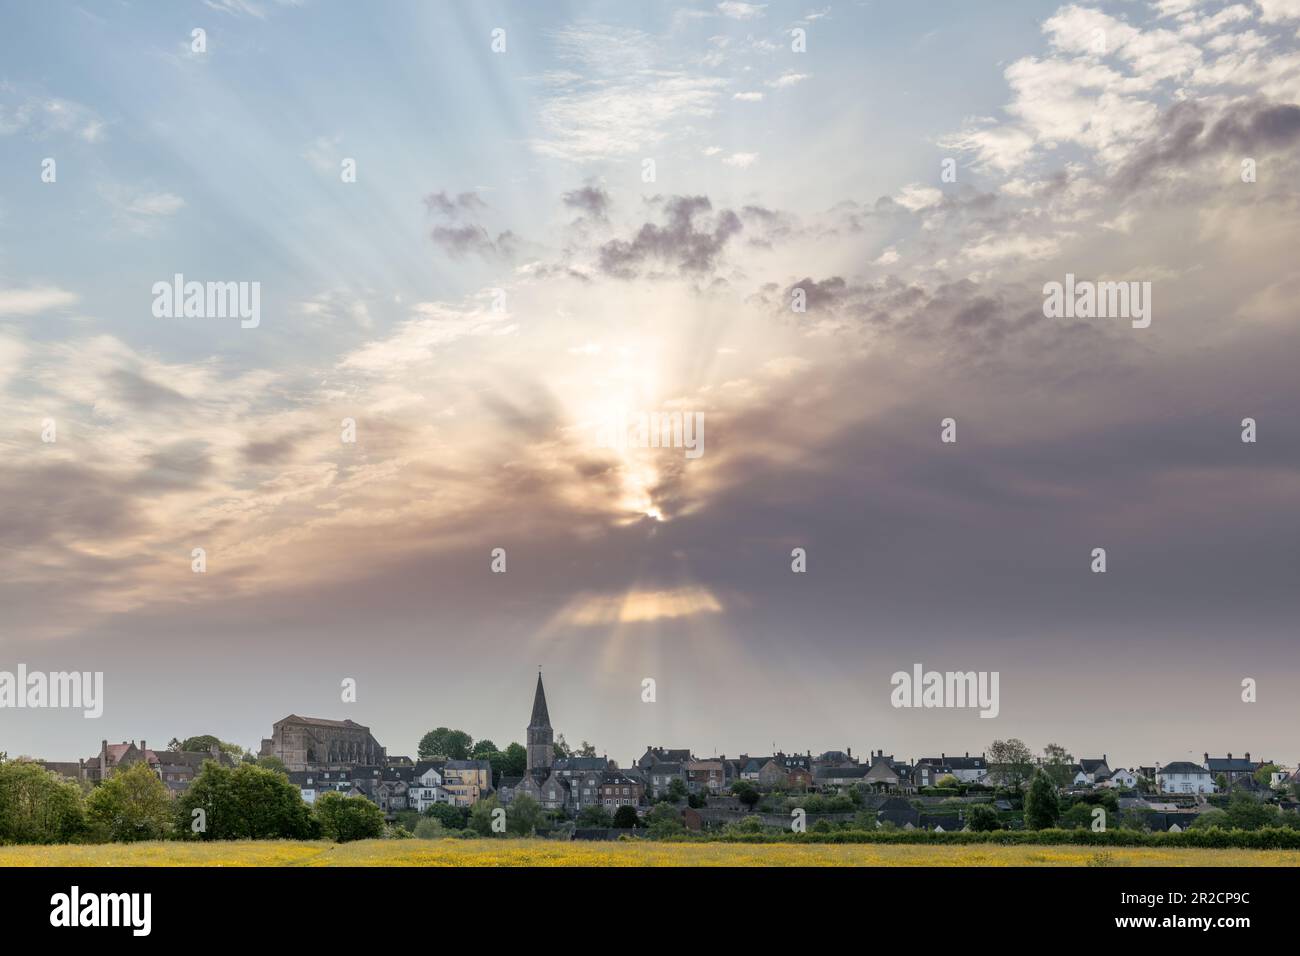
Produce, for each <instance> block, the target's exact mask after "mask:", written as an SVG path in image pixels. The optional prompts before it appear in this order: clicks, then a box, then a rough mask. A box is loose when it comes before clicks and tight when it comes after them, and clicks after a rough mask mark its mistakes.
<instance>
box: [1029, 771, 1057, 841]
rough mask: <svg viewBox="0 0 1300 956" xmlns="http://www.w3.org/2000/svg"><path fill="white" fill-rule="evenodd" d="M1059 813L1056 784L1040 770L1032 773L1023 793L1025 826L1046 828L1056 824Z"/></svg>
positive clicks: (1034, 828)
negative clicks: (1026, 790) (1026, 789)
mask: <svg viewBox="0 0 1300 956" xmlns="http://www.w3.org/2000/svg"><path fill="white" fill-rule="evenodd" d="M1060 815H1061V800H1060V797H1059V796H1057V793H1056V784H1054V783H1053V782H1052V778H1051V777H1049V776H1048V775H1047V774H1045V773H1043V772H1042V771H1041V770H1040V771H1039V772H1037V773H1035V774H1034V776H1033V779H1032V780H1031V781H1030V783H1029V792H1028V793H1026V794H1025V826H1027V827H1028V828H1029V829H1031V830H1046V829H1047V828H1049V827H1052V826H1055V825H1056V820H1057V818H1058V817H1059V816H1060Z"/></svg>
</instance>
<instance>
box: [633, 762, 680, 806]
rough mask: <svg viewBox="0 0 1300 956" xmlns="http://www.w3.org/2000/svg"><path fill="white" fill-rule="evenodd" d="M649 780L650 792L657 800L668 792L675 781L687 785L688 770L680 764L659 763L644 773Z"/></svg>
mask: <svg viewBox="0 0 1300 956" xmlns="http://www.w3.org/2000/svg"><path fill="white" fill-rule="evenodd" d="M642 772H643V773H644V774H645V775H646V777H647V778H648V779H649V781H650V784H649V788H648V789H649V791H650V794H651V796H653V797H654V798H655V799H656V800H657V799H659V798H660V797H662V796H663V795H664V794H666V793H667V792H668V789H669V788H670V787H671V786H672V785H673V781H674V780H680V781H681V782H682V786H685V785H686V768H685V767H684V766H683V765H682V764H679V763H668V762H664V763H657V764H655V765H654V766H652V767H651V768H650V769H649V770H645V771H642Z"/></svg>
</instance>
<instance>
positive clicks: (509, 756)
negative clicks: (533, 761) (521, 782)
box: [493, 744, 528, 777]
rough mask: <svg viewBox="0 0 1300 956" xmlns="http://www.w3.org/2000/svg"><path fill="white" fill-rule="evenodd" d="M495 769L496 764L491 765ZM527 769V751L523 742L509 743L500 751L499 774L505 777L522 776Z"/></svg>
mask: <svg viewBox="0 0 1300 956" xmlns="http://www.w3.org/2000/svg"><path fill="white" fill-rule="evenodd" d="M493 769H494V770H495V769H496V765H495V764H494V765H493ZM527 769H528V751H527V750H525V749H524V746H523V744H511V745H510V746H508V747H506V749H505V750H503V751H501V774H502V776H506V777H522V776H523V775H524V772H525V771H526V770H527Z"/></svg>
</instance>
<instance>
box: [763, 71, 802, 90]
mask: <svg viewBox="0 0 1300 956" xmlns="http://www.w3.org/2000/svg"><path fill="white" fill-rule="evenodd" d="M811 78H812V74H811V73H796V72H795V71H794V70H786V71H785V72H784V73H782V74H781V75H780V76H778V77H777V78H776V79H774V80H769V81H768V84H767V85H768V86H770V87H772V88H773V89H778V90H783V89H786V88H787V87H791V86H795V85H797V84H799V83H802V82H803V81H804V80H807V79H811Z"/></svg>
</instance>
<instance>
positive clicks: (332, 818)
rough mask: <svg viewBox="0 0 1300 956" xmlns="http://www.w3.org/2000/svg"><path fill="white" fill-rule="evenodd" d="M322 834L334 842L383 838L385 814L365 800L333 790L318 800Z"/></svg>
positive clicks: (318, 814) (317, 810) (317, 814)
mask: <svg viewBox="0 0 1300 956" xmlns="http://www.w3.org/2000/svg"><path fill="white" fill-rule="evenodd" d="M316 819H317V820H319V821H320V830H321V835H322V836H323V837H325V839H327V840H333V841H334V842H335V843H347V842H349V841H351V840H372V839H374V838H375V837H381V836H383V835H384V814H383V811H381V810H380V809H379V807H378V806H376V805H375V804H373V803H371V802H370V801H369V800H367V799H366V798H365V797H348V796H344V795H343V794H341V793H339V792H337V791H332V792H330V793H325V794H322V795H321V796H320V798H319V799H318V800H317V801H316Z"/></svg>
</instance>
